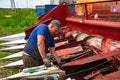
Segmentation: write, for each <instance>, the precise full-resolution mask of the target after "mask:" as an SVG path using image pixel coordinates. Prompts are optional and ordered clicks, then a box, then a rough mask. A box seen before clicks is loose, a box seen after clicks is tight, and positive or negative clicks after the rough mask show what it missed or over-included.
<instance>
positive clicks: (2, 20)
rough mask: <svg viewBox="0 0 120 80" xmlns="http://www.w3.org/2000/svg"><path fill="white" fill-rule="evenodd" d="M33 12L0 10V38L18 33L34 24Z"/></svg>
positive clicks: (34, 16)
mask: <svg viewBox="0 0 120 80" xmlns="http://www.w3.org/2000/svg"><path fill="white" fill-rule="evenodd" d="M36 21H37V16H36V13H35V10H31V9H29V10H15V12H12V11H11V10H3V9H1V10H0V33H1V34H0V36H4V35H9V34H14V33H20V32H23V31H24V29H25V28H26V27H28V26H31V25H33V24H35V22H36Z"/></svg>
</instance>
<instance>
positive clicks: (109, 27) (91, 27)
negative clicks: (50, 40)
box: [66, 18, 120, 40]
mask: <svg viewBox="0 0 120 80" xmlns="http://www.w3.org/2000/svg"><path fill="white" fill-rule="evenodd" d="M66 21H67V25H68V26H69V27H71V28H72V29H76V30H80V31H81V32H86V33H89V34H96V35H101V36H103V37H105V38H111V39H113V40H120V35H119V34H120V22H113V21H101V20H82V19H80V18H66Z"/></svg>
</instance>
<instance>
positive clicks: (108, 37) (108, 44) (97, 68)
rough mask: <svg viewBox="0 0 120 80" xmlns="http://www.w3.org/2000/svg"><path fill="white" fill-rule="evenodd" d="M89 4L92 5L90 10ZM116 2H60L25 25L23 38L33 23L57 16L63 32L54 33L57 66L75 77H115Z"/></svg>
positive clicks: (118, 73)
mask: <svg viewBox="0 0 120 80" xmlns="http://www.w3.org/2000/svg"><path fill="white" fill-rule="evenodd" d="M78 5H80V6H82V7H83V8H82V9H83V14H81V15H79V13H77V12H79V6H78ZM89 5H92V11H91V10H90V13H89V10H88V9H89ZM119 5H120V1H118V0H114V1H99V2H88V3H77V4H66V3H62V4H60V5H58V6H56V7H55V8H53V9H52V10H50V11H48V12H47V13H45V14H44V15H42V16H40V17H39V19H38V22H37V23H36V24H35V25H33V26H32V27H30V28H27V29H26V30H25V33H26V39H27V38H28V37H29V35H30V33H31V31H32V30H33V29H34V28H35V27H36V26H37V25H39V24H41V23H46V24H48V23H49V22H50V21H51V20H52V19H58V20H60V21H61V23H62V26H63V27H62V29H63V33H60V34H57V35H55V41H56V51H57V53H58V55H59V57H60V58H61V60H62V66H61V67H60V68H61V69H62V70H65V71H66V77H71V78H73V79H75V80H119V79H120V70H119V67H120V58H119V54H120V34H119V33H120V22H119V19H120V6H119ZM77 6H78V8H77ZM90 7H91V6H90ZM76 8H77V9H76ZM76 10H77V11H76Z"/></svg>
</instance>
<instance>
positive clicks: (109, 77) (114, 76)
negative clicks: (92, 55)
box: [93, 70, 120, 80]
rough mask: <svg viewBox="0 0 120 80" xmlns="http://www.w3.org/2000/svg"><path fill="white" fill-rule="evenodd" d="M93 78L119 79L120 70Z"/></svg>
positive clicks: (103, 79) (100, 79)
mask: <svg viewBox="0 0 120 80" xmlns="http://www.w3.org/2000/svg"><path fill="white" fill-rule="evenodd" d="M93 80H120V70H119V71H116V72H113V73H110V74H107V75H105V76H101V77H99V78H96V79H93Z"/></svg>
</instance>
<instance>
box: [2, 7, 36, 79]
mask: <svg viewBox="0 0 120 80" xmlns="http://www.w3.org/2000/svg"><path fill="white" fill-rule="evenodd" d="M36 21H37V16H36V13H35V10H32V9H28V10H26V9H24V10H23V9H19V10H15V11H14V12H12V11H11V10H8V9H7V10H6V9H0V37H1V36H6V35H11V34H15V33H21V32H23V31H24V29H25V28H27V27H29V26H31V25H33V24H35V23H36ZM0 43H2V41H0ZM0 48H3V47H0ZM10 54H13V53H10V52H0V58H2V57H5V56H8V55H10ZM10 62H12V61H8V60H4V61H2V60H0V66H2V65H5V64H8V63H10ZM19 71H21V69H16V68H12V69H0V78H2V77H6V76H9V75H12V74H15V73H18V72H19Z"/></svg>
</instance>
